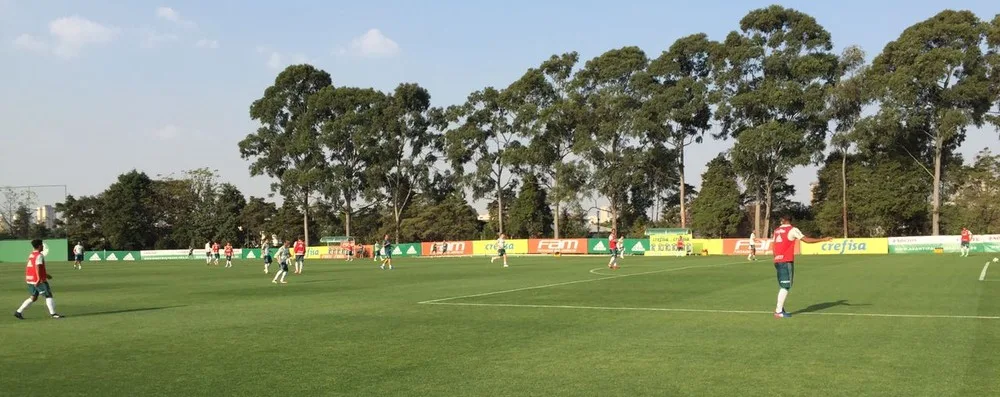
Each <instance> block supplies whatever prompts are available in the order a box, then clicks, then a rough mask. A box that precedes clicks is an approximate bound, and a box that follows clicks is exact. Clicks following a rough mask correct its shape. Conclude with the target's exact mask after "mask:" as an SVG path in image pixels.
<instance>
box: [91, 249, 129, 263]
mask: <svg viewBox="0 0 1000 397" xmlns="http://www.w3.org/2000/svg"><path fill="white" fill-rule="evenodd" d="M83 259H84V260H85V261H88V262H102V261H105V262H117V261H137V260H141V259H142V254H141V253H140V252H139V251H89V252H84V253H83Z"/></svg>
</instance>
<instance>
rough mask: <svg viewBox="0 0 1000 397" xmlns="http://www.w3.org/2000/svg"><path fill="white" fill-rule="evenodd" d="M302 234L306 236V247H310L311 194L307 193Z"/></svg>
mask: <svg viewBox="0 0 1000 397" xmlns="http://www.w3.org/2000/svg"><path fill="white" fill-rule="evenodd" d="M302 203H303V205H302V234H303V236H305V240H306V245H309V193H308V192H306V193H305V199H303V200H302Z"/></svg>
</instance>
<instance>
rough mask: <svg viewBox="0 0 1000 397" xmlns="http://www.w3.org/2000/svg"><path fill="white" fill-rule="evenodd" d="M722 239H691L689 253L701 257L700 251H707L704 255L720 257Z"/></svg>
mask: <svg viewBox="0 0 1000 397" xmlns="http://www.w3.org/2000/svg"><path fill="white" fill-rule="evenodd" d="M722 248H723V241H722V239H711V240H709V239H693V240H691V253H692V254H693V255H701V253H702V251H707V252H706V255H722V252H723V249H722Z"/></svg>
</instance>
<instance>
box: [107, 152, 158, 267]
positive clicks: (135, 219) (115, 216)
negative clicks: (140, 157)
mask: <svg viewBox="0 0 1000 397" xmlns="http://www.w3.org/2000/svg"><path fill="white" fill-rule="evenodd" d="M153 193H154V192H153V181H152V180H151V179H149V176H147V175H146V174H145V173H142V172H138V171H136V170H132V171H131V172H128V173H125V174H122V175H120V176H119V177H118V180H117V181H116V182H115V183H113V184H111V186H110V187H108V190H107V191H105V192H104V194H102V195H101V197H102V200H101V201H102V203H101V204H102V205H101V209H100V217H101V222H100V224H101V231H102V234H103V235H104V237H106V238H107V241H108V243H109V244H110V245H111V246H112V247H114V248H116V249H122V250H141V249H145V248H147V247H152V246H153V245H154V243H155V241H156V235H155V233H154V232H153V225H154V221H155V216H154V214H153V213H152V211H151V204H152V203H153V201H154V199H155V197H154V194H153Z"/></svg>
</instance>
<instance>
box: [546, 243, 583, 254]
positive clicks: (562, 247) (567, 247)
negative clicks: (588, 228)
mask: <svg viewBox="0 0 1000 397" xmlns="http://www.w3.org/2000/svg"><path fill="white" fill-rule="evenodd" d="M579 248H580V242H579V241H577V240H539V241H538V253H541V254H549V253H553V252H563V251H567V252H576V251H577V250H578V249H579Z"/></svg>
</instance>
